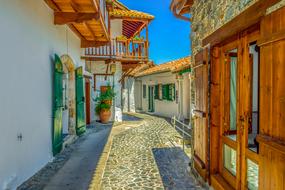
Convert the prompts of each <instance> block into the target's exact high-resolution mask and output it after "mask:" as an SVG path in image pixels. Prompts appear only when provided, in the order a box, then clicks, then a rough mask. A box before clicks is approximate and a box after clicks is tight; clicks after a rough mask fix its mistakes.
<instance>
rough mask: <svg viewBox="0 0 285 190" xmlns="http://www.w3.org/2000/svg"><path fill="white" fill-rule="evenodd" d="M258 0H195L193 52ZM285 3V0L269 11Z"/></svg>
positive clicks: (197, 50)
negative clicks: (209, 36) (203, 41)
mask: <svg viewBox="0 0 285 190" xmlns="http://www.w3.org/2000/svg"><path fill="white" fill-rule="evenodd" d="M256 1H257V0H195V1H194V4H193V6H192V8H191V15H192V18H191V24H192V33H191V40H192V54H193V55H195V54H196V53H197V52H199V51H200V50H201V49H202V40H203V39H204V38H205V37H207V36H208V35H210V34H211V33H213V32H214V31H216V30H217V29H218V28H220V27H221V26H223V25H224V24H225V23H227V22H229V21H230V20H232V19H233V18H234V17H235V16H237V15H239V14H240V13H241V12H242V11H244V10H245V9H246V8H248V7H249V6H250V5H252V4H253V3H255V2H256ZM284 5H285V0H281V2H280V3H278V4H277V5H275V6H274V7H272V8H269V9H268V11H267V13H270V11H272V10H275V9H276V8H279V7H281V6H284Z"/></svg>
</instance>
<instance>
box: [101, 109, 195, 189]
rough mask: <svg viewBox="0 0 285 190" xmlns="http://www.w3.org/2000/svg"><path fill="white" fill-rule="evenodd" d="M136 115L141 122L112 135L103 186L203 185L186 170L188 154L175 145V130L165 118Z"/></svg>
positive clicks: (159, 186) (154, 187) (120, 187)
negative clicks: (140, 118)
mask: <svg viewBox="0 0 285 190" xmlns="http://www.w3.org/2000/svg"><path fill="white" fill-rule="evenodd" d="M136 116H138V117H142V118H143V119H144V120H143V122H142V123H141V125H139V126H137V127H134V128H130V129H127V130H124V131H123V132H121V133H119V134H117V135H115V136H114V137H113V142H112V147H111V150H110V153H109V158H108V160H107V163H106V167H105V171H104V175H103V178H102V181H101V189H104V190H105V189H106V190H116V189H120V190H123V189H130V190H131V189H134V190H139V189H169V190H170V189H178V190H183V189H201V187H200V186H199V185H198V184H197V182H196V181H195V179H194V178H193V177H192V176H191V175H190V172H189V171H188V170H187V168H188V164H189V158H188V157H187V156H186V155H185V154H184V152H183V151H182V149H181V148H179V147H174V146H173V144H175V142H176V141H177V136H179V134H178V133H177V132H176V130H175V129H173V128H172V127H171V126H170V124H169V123H168V122H167V121H165V120H164V119H161V118H158V117H154V116H148V115H142V114H136Z"/></svg>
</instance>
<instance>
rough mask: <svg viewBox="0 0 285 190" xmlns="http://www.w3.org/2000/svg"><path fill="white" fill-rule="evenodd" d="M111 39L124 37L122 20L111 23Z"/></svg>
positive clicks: (113, 20) (114, 20)
mask: <svg viewBox="0 0 285 190" xmlns="http://www.w3.org/2000/svg"><path fill="white" fill-rule="evenodd" d="M110 26H111V31H110V32H111V38H116V37H117V36H121V35H122V31H123V21H122V19H112V20H111V23H110Z"/></svg>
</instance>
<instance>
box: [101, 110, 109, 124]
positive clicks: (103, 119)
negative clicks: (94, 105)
mask: <svg viewBox="0 0 285 190" xmlns="http://www.w3.org/2000/svg"><path fill="white" fill-rule="evenodd" d="M99 117H100V121H101V123H108V122H109V119H110V117H111V111H110V110H101V112H100V115H99Z"/></svg>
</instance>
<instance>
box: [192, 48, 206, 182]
mask: <svg viewBox="0 0 285 190" xmlns="http://www.w3.org/2000/svg"><path fill="white" fill-rule="evenodd" d="M207 53H208V50H207V49H205V50H204V51H201V52H200V53H198V54H197V55H196V56H195V65H194V73H195V80H194V84H195V85H194V86H195V87H194V88H195V89H194V90H195V93H196V97H195V110H194V115H195V119H194V142H195V143H194V154H195V155H194V161H195V166H196V169H197V170H198V172H199V173H200V175H201V176H202V177H204V178H206V174H205V169H206V167H207V150H208V148H207V147H208V107H207V106H208V64H207Z"/></svg>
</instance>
